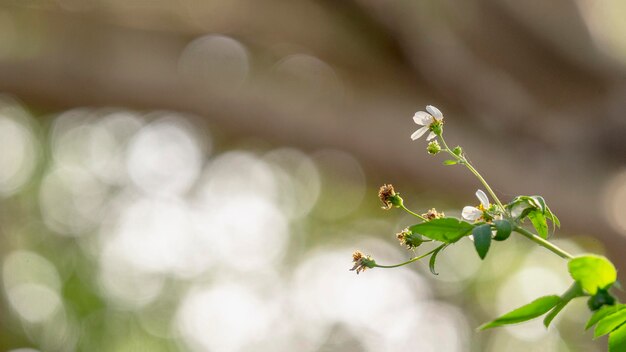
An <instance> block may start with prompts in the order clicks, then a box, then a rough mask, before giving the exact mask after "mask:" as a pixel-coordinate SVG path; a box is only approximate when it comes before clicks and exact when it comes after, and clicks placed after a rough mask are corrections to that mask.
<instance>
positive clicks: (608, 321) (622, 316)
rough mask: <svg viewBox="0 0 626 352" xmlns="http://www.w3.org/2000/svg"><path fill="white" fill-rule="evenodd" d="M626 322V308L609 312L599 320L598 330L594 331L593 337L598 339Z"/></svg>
mask: <svg viewBox="0 0 626 352" xmlns="http://www.w3.org/2000/svg"><path fill="white" fill-rule="evenodd" d="M624 323H626V309H621V310H618V311H617V312H615V313H613V314H609V315H607V316H606V317H604V318H602V319H601V320H600V321H599V322H598V325H597V326H596V330H595V331H594V332H593V338H594V339H597V338H598V337H600V336H604V335H606V334H608V333H610V332H611V331H613V330H615V329H616V328H617V327H618V326H620V325H622V324H624Z"/></svg>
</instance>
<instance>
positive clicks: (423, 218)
mask: <svg viewBox="0 0 626 352" xmlns="http://www.w3.org/2000/svg"><path fill="white" fill-rule="evenodd" d="M400 208H402V209H404V211H406V212H407V213H409V214H411V215H413V216H416V217H418V218H420V219H422V221H428V219H426V218H425V217H423V216H421V215H419V214H417V213H414V212H412V211H410V210H409V209H407V207H405V206H404V204H402V205H401V206H400Z"/></svg>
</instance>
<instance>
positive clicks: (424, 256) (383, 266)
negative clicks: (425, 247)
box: [376, 243, 448, 268]
mask: <svg viewBox="0 0 626 352" xmlns="http://www.w3.org/2000/svg"><path fill="white" fill-rule="evenodd" d="M447 245H448V243H444V244H442V245H441V246H439V247H437V248H435V249H433V250H432V251H430V252H428V253H425V254H422V255H420V256H419V257H415V258H412V259H409V260H407V261H406V262H404V263H400V264H396V265H380V264H376V267H377V268H397V267H399V266H403V265H407V264H411V263H413V262H416V261H418V260H420V259H423V258H426V257H428V256H429V255H431V254H433V253H435V252H436V251H437V250H439V249H440V248H442V247H445V246H447Z"/></svg>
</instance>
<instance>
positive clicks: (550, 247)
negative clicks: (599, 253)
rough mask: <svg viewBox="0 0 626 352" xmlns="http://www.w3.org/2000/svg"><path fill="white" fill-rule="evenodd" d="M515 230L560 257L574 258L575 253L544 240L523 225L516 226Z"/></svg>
mask: <svg viewBox="0 0 626 352" xmlns="http://www.w3.org/2000/svg"><path fill="white" fill-rule="evenodd" d="M513 230H515V231H516V232H518V233H519V234H521V235H523V236H524V237H526V238H528V239H529V240H531V241H533V242H535V243H537V244H538V245H540V246H542V247H544V248H546V249H547V250H549V251H551V252H552V253H555V254H556V255H558V256H559V257H561V258H563V259H572V258H574V256H573V255H571V254H569V253H567V252H566V251H564V250H562V249H561V248H559V247H558V246H556V245H554V244H552V243H550V242H549V241H546V240H544V239H543V238H541V237H539V236H537V235H535V234H534V233H532V232H530V231H528V230H526V229H525V228H523V227H520V226H515V227H514V228H513Z"/></svg>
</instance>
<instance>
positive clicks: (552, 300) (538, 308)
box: [479, 295, 561, 330]
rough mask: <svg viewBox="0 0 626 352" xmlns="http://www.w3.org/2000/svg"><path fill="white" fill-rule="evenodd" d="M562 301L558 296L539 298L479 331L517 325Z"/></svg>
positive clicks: (487, 324)
mask: <svg viewBox="0 0 626 352" xmlns="http://www.w3.org/2000/svg"><path fill="white" fill-rule="evenodd" d="M560 301H561V297H559V296H557V295H551V296H544V297H540V298H537V299H536V300H534V301H532V302H530V303H528V304H527V305H525V306H521V307H519V308H517V309H515V310H512V311H510V312H508V313H506V314H504V315H503V316H501V317H499V318H498V319H496V320H494V321H491V322H489V323H486V324H483V325H482V326H481V327H480V328H479V329H480V330H485V329H489V328H495V327H498V326H502V325H508V324H517V323H521V322H524V321H527V320H530V319H533V318H536V317H539V316H541V315H543V314H545V313H546V312H547V311H549V310H550V309H552V308H553V307H554V306H556V305H557V304H558V303H559V302H560Z"/></svg>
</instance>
